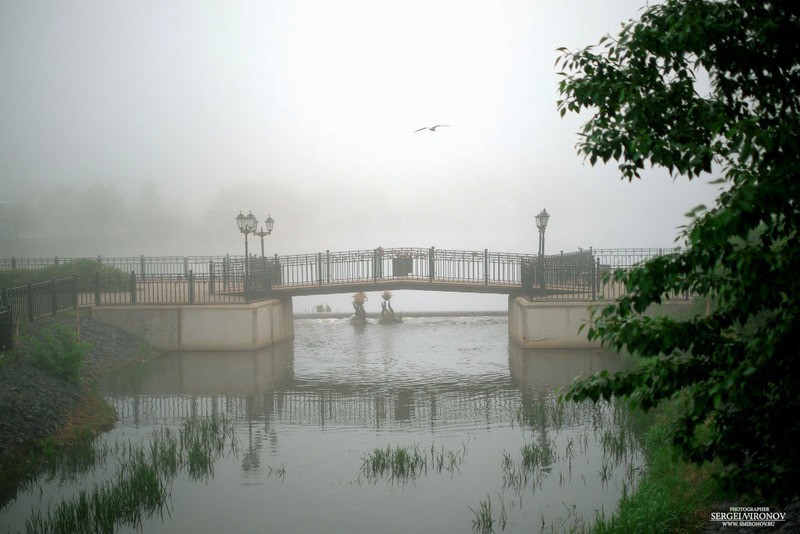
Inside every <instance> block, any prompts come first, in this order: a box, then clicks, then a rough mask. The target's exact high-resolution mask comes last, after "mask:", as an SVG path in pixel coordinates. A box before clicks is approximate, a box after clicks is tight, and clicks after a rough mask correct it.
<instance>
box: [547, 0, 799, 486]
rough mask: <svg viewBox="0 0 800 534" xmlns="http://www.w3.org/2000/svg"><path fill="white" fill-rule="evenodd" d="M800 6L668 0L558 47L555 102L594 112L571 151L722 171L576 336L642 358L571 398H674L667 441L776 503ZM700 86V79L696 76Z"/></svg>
mask: <svg viewBox="0 0 800 534" xmlns="http://www.w3.org/2000/svg"><path fill="white" fill-rule="evenodd" d="M798 12H800V3H797V2H795V1H793V0H773V1H756V0H666V1H665V2H664V3H663V4H659V5H654V6H650V7H647V8H646V9H644V10H643V11H642V14H641V16H640V18H639V19H638V20H635V21H630V22H629V23H627V24H625V25H623V27H622V30H621V31H620V33H619V35H618V36H616V37H615V38H612V37H610V36H606V37H603V38H602V39H601V40H600V41H599V43H598V45H597V46H593V47H588V48H585V49H582V50H578V51H574V52H573V51H568V50H565V49H560V54H561V55H560V57H559V60H558V61H557V65H558V66H560V68H561V69H562V71H563V72H561V73H560V75H561V80H560V82H559V92H560V95H561V97H562V99H561V100H559V101H558V109H559V111H560V113H561V114H562V116H563V115H564V114H565V113H567V112H576V113H577V112H582V111H587V110H588V111H589V112H590V114H591V115H590V118H589V119H588V121H587V122H586V123H585V124H584V125H583V127H582V130H581V131H580V133H579V136H580V137H579V141H578V144H577V150H578V152H579V153H580V154H582V155H584V157H586V158H588V160H589V161H590V163H591V164H593V165H594V164H595V162H596V161H597V160H602V161H603V162H607V161H609V160H615V161H617V162H618V167H619V170H620V172H621V173H622V177H623V179H627V180H629V181H631V180H633V179H634V178H639V173H640V171H641V170H642V169H644V168H645V165H646V164H648V163H649V164H651V165H653V166H659V167H664V168H666V169H668V170H669V172H670V174H672V175H673V176H674V175H681V176H685V177H686V178H688V179H689V180H692V179H695V178H697V177H699V176H701V175H719V177H718V178H717V180H716V182H718V183H720V184H721V189H720V191H721V192H720V194H719V196H718V197H717V199H716V202H715V205H714V206H713V207H711V208H710V209H708V208H705V207H704V206H699V207H698V208H696V209H695V210H693V211H692V212H691V213H690V214H689V215H690V217H691V222H690V223H689V224H688V225H687V226H686V227H685V228H684V230H683V231H682V233H681V236H680V237H679V239H681V240H682V241H683V244H684V245H685V247H684V248H683V249H682V251H680V252H677V253H674V254H670V255H667V256H662V257H659V258H656V259H653V260H651V261H648V262H646V263H645V264H644V265H642V266H640V267H638V268H636V269H633V270H631V271H629V272H627V273H624V272H616V273H614V274H613V276H614V278H616V279H617V280H618V281H621V282H624V283H625V285H626V288H627V296H625V297H622V298H620V299H618V300H617V301H615V302H614V303H613V304H610V305H607V306H604V307H601V308H598V309H596V310H595V312H594V314H593V317H592V321H591V322H590V325H589V326H590V328H589V330H588V335H589V338H590V339H600V340H601V341H602V342H603V343H604V344H605V345H606V346H610V347H613V348H615V349H617V350H620V349H626V350H628V351H630V352H632V353H636V354H639V355H641V356H643V357H644V360H643V361H644V362H645V363H643V364H642V365H641V366H639V367H638V368H636V369H632V370H629V371H626V372H622V373H617V374H615V375H609V374H608V373H600V374H598V375H595V376H593V377H591V378H588V379H584V380H581V381H578V382H576V383H574V384H573V385H571V386H570V388H569V390H568V391H567V395H566V396H567V398H571V399H576V400H577V399H586V398H590V399H595V400H596V399H598V398H601V397H602V398H609V397H612V396H615V395H616V396H626V397H628V398H629V399H630V401H631V403H632V404H633V405H635V406H639V407H642V408H644V409H646V410H647V409H650V408H652V407H655V406H657V405H658V404H659V403H660V402H661V401H663V400H667V399H672V400H675V401H676V402H678V403H679V405H680V406H681V411H680V415H679V417H678V418H677V420H676V421H675V422H674V426H673V428H672V434H671V436H672V440H673V442H674V443H675V444H676V445H677V446H678V447H679V450H680V451H681V452H682V453H683V454H684V455H685V457H686V458H688V459H690V460H692V461H694V462H697V463H702V462H705V461H711V460H715V459H716V460H719V461H720V462H721V464H722V466H723V469H722V474H721V477H722V480H723V481H724V482H725V483H726V487H727V488H728V489H729V490H731V491H732V492H736V493H738V494H740V495H750V496H753V497H757V498H759V499H764V498H766V499H769V500H771V501H772V500H778V501H786V500H788V499H791V497H792V496H794V495H797V493H798V487H800V486H798V485H797V483H796V480H797V478H798V475H800V456H798V455H797V454H796V452H795V451H796V449H797V447H798V444H800V381H798V379H797V378H796V377H797V376H800V338H799V337H798V335H799V334H800V300H798V299H799V297H800V246H798V245H800V243H798V240H799V239H800V236H799V235H798V222H800V207H799V206H798V203H799V202H800V179H799V177H798V171H799V170H800V140H799V139H798V135H799V134H800V120H798V118H799V114H798V110H799V109H800V96H799V95H798V92H797V89H798V88H800V39H797V37H796V36H797V35H800V15H799V14H798ZM703 87H705V89H704V88H703ZM686 292H689V293H691V294H695V295H702V296H707V297H708V298H709V299H710V301H711V302H712V303H713V306H709V309H708V311H707V312H706V313H700V314H698V315H696V316H694V317H691V318H689V319H686V320H677V319H671V318H668V317H657V318H655V317H648V316H645V315H644V312H645V310H646V309H647V308H648V307H649V306H651V305H653V304H658V303H660V302H662V301H663V300H665V299H667V298H668V296H669V295H671V294H676V293H678V294H683V293H686Z"/></svg>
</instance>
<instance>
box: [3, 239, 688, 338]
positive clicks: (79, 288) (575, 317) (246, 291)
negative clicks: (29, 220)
mask: <svg viewBox="0 0 800 534" xmlns="http://www.w3.org/2000/svg"><path fill="white" fill-rule="evenodd" d="M668 252H672V251H671V250H662V249H604V250H592V249H589V250H579V251H576V252H570V253H559V254H554V255H547V256H545V255H532V254H519V253H506V252H491V251H489V250H488V249H484V250H478V251H466V250H447V249H437V248H435V247H430V248H389V249H384V248H376V249H372V250H355V251H347V252H330V251H325V252H316V253H311V254H296V255H286V256H277V255H276V256H273V257H269V258H266V257H249V258H245V257H244V256H238V257H237V256H230V255H229V256H217V257H209V256H179V257H166V258H165V257H159V258H152V257H145V256H139V257H122V258H105V257H98V258H96V261H97V264H98V270H97V272H96V273H95V274H93V275H90V276H86V277H81V278H78V277H70V278H65V279H61V280H51V281H48V282H44V283H41V284H28V285H26V286H23V287H17V288H4V289H3V290H2V293H0V305H2V306H5V307H10V308H11V309H12V311H13V315H14V317H17V318H28V319H29V320H33V319H34V318H35V317H36V316H38V315H43V314H45V313H56V312H57V311H58V310H60V309H66V308H79V307H87V306H91V308H92V309H93V313H95V314H96V315H97V316H98V317H100V316H103V317H105V318H106V319H109V320H112V319H111V318H113V321H115V322H116V323H117V324H119V325H120V326H126V325H128V326H130V325H133V326H132V327H131V328H130V329H131V330H132V331H133V332H134V333H136V334H138V335H141V336H143V337H144V338H145V339H148V340H150V341H151V342H152V343H153V344H154V345H156V346H157V347H159V348H164V349H168V350H250V349H255V348H259V347H263V346H267V345H270V344H272V343H275V342H277V341H281V340H283V339H289V338H291V337H293V335H294V330H293V325H292V321H293V319H292V317H293V311H292V297H295V296H301V295H322V294H332V293H355V292H361V291H364V292H368V291H385V290H423V291H450V292H453V291H455V292H462V293H496V294H507V295H509V332H510V334H511V336H512V338H514V339H515V341H517V342H518V343H519V344H520V345H522V346H523V347H528V346H536V344H538V345H540V346H557V343H555V342H553V341H552V340H553V339H555V338H554V337H553V336H551V335H549V334H550V333H552V332H554V331H555V328H556V327H558V328H561V329H562V330H563V331H564V332H568V334H569V336H572V338H571V339H572V341H570V342H573V341H575V339H576V336H577V329H578V326H579V325H580V324H581V322H583V321H585V318H586V317H587V311H586V310H587V308H588V306H589V305H590V304H591V303H592V302H594V301H597V300H601V299H602V300H606V299H613V298H616V297H618V296H620V294H621V292H622V291H623V289H624V288H622V287H621V286H620V285H619V284H616V283H614V282H613V281H611V282H607V281H605V277H604V273H607V272H609V271H611V270H614V269H619V268H622V269H627V268H630V267H631V266H633V265H635V264H637V263H640V262H642V261H644V260H646V259H648V258H651V257H654V256H657V255H660V254H664V253H668ZM76 260H77V259H76V258H66V259H65V258H60V259H59V258H47V259H16V258H12V259H11V260H8V259H0V269H2V268H17V269H19V268H40V267H47V266H50V265H53V264H59V263H69V262H72V261H76ZM84 261H85V260H84ZM92 261H95V260H94V259H93V260H92ZM101 267H102V268H101ZM109 268H110V269H109ZM676 297H679V298H683V297H685V296H676ZM559 314H560V315H559ZM559 317H560V318H559ZM573 331H575V332H573ZM565 335H566V334H565ZM559 336H560V337H558V336H556V338H557V339H563V338H564V335H561V334H559ZM581 339H582V340H583V341H585V336H583V337H582V338H581Z"/></svg>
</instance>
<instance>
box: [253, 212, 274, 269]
mask: <svg viewBox="0 0 800 534" xmlns="http://www.w3.org/2000/svg"><path fill="white" fill-rule="evenodd" d="M273 226H275V220H274V219H273V218H272V217H270V216H269V215H267V218H266V220H265V221H264V225H263V226H262V227H261V229H260V230H259V231H258V232H253V233H254V234H256V235H257V236H258V237H260V238H261V260H262V261H263V260H264V236H268V235H270V234H271V233H272V228H273Z"/></svg>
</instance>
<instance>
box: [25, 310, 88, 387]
mask: <svg viewBox="0 0 800 534" xmlns="http://www.w3.org/2000/svg"><path fill="white" fill-rule="evenodd" d="M25 346H26V347H27V349H28V353H29V354H30V356H31V357H32V358H33V362H34V363H35V364H36V366H37V367H39V368H41V369H43V370H44V371H46V372H48V373H50V374H51V375H53V376H57V377H59V378H63V379H65V380H69V381H70V382H78V381H79V380H80V371H81V366H82V365H83V360H84V358H85V357H86V354H87V353H88V352H89V351H90V350H91V349H92V346H91V345H90V344H88V343H83V342H81V341H80V340H79V339H78V334H77V332H75V331H74V330H73V329H72V328H70V327H69V326H67V325H63V324H59V325H54V326H53V327H51V328H48V329H46V330H44V331H43V332H42V334H41V335H40V336H39V337H33V336H26V338H25Z"/></svg>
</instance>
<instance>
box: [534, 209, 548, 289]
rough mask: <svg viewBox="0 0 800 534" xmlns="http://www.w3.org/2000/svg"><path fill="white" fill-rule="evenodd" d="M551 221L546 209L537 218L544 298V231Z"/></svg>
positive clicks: (540, 282)
mask: <svg viewBox="0 0 800 534" xmlns="http://www.w3.org/2000/svg"><path fill="white" fill-rule="evenodd" d="M549 220H550V214H549V213H547V210H546V209H543V210H542V211H540V212H539V215H537V216H536V228H538V229H539V286H540V288H541V292H542V295H543V296H544V290H545V276H544V231H545V230H546V229H547V222H548V221H549Z"/></svg>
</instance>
